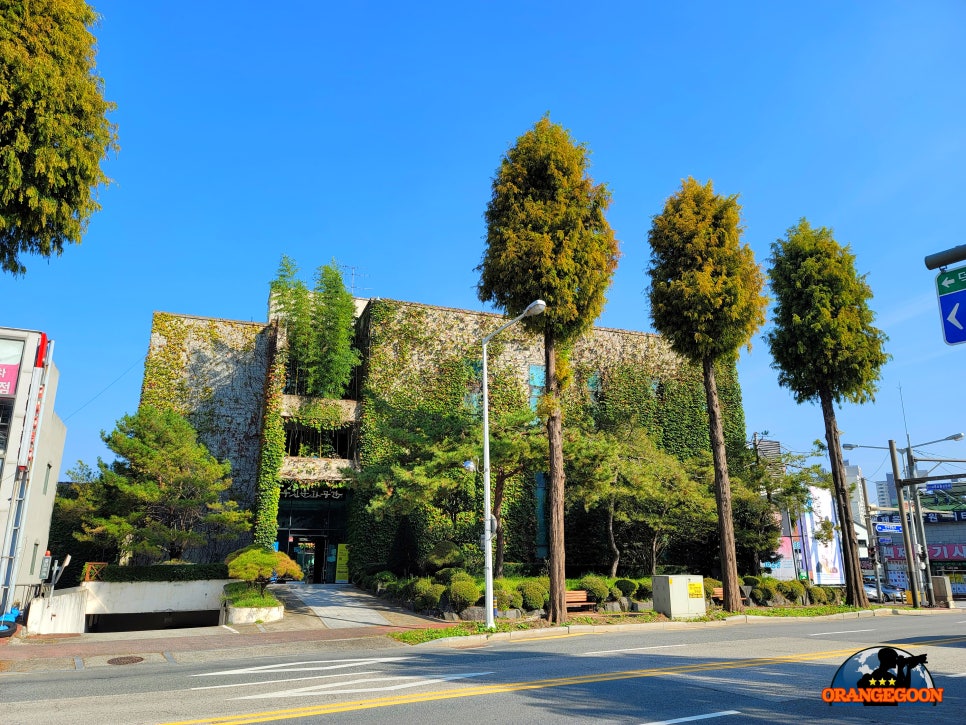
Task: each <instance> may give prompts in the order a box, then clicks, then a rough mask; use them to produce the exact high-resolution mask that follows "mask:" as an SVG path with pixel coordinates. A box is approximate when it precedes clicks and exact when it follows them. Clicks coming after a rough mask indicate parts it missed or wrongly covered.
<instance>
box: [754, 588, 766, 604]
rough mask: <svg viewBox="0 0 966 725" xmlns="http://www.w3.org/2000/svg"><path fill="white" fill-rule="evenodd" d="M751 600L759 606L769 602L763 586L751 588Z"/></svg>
mask: <svg viewBox="0 0 966 725" xmlns="http://www.w3.org/2000/svg"><path fill="white" fill-rule="evenodd" d="M751 601H753V602H754V603H755V604H757V605H759V606H764V605H765V604H768V595H767V594H766V593H765V591H764V590H763V589H762V588H761V587H755V588H754V589H752V590H751Z"/></svg>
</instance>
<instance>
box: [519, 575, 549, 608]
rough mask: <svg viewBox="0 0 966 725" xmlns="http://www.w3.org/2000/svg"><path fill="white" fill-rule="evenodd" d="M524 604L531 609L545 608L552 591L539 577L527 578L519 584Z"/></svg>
mask: <svg viewBox="0 0 966 725" xmlns="http://www.w3.org/2000/svg"><path fill="white" fill-rule="evenodd" d="M517 589H518V590H519V591H520V596H521V598H522V600H523V606H524V607H526V608H527V609H529V610H531V611H532V610H534V609H543V608H544V606H545V605H546V604H547V601H548V600H549V599H550V592H549V591H548V590H547V588H546V587H544V586H543V582H541V581H540V580H539V579H526V580H524V581H522V582H520V584H519V585H518V586H517Z"/></svg>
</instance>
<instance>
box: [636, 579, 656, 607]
mask: <svg viewBox="0 0 966 725" xmlns="http://www.w3.org/2000/svg"><path fill="white" fill-rule="evenodd" d="M634 598H635V599H637V600H639V601H642V602H643V601H647V600H648V599H653V598H654V589H653V588H652V587H651V580H650V579H640V580H639V581H638V582H637V591H636V592H634Z"/></svg>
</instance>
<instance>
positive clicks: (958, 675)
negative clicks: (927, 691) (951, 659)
mask: <svg viewBox="0 0 966 725" xmlns="http://www.w3.org/2000/svg"><path fill="white" fill-rule="evenodd" d="M946 677H966V672H960V673H959V674H957V675H946Z"/></svg>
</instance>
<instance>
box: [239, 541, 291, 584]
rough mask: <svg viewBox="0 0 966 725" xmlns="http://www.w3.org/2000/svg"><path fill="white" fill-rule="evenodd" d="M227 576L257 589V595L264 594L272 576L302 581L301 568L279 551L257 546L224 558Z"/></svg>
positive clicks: (248, 547) (254, 545) (247, 547)
mask: <svg viewBox="0 0 966 725" xmlns="http://www.w3.org/2000/svg"><path fill="white" fill-rule="evenodd" d="M225 563H226V564H227V565H228V576H230V577H231V578H232V579H241V580H243V581H246V582H248V586H249V587H251V588H253V589H254V588H255V587H258V590H259V594H261V595H264V594H265V587H267V586H268V585H269V584H270V583H271V582H272V577H273V576H278V577H291V578H292V579H295V580H301V579H302V568H301V567H300V566H299V565H298V564H297V563H295V562H294V561H292V559H291V558H290V557H289V556H288V554H285V553H283V552H281V551H272V550H271V549H265V548H262V547H261V546H259V545H258V544H252V545H251V546H246V547H245V548H244V549H239V550H238V551H233V552H232V553H231V554H229V555H228V556H227V557H226V558H225Z"/></svg>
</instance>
